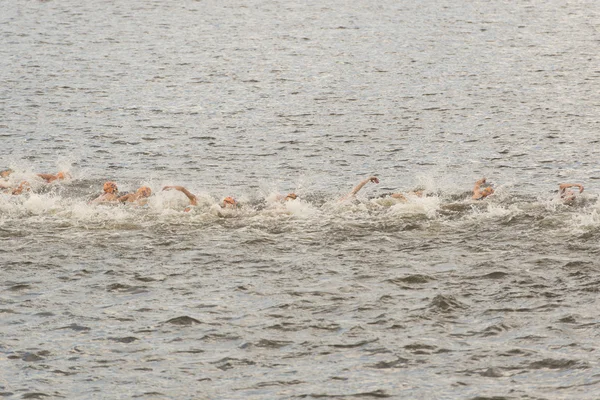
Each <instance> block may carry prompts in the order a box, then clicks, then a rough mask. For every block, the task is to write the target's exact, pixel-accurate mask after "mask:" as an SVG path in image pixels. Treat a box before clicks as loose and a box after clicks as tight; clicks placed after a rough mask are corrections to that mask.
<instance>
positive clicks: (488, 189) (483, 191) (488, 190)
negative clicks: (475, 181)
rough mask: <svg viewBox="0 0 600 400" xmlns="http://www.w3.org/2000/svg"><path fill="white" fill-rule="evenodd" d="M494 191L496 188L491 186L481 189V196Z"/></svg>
mask: <svg viewBox="0 0 600 400" xmlns="http://www.w3.org/2000/svg"><path fill="white" fill-rule="evenodd" d="M492 193H494V189H493V188H492V187H491V186H488V187H486V188H485V189H483V190H482V191H481V196H482V197H487V196H489V195H491V194H492Z"/></svg>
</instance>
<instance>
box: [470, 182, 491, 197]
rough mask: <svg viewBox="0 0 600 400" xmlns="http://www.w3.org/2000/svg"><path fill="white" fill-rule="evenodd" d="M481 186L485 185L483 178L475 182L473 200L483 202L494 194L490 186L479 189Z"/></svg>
mask: <svg viewBox="0 0 600 400" xmlns="http://www.w3.org/2000/svg"><path fill="white" fill-rule="evenodd" d="M483 184H485V178H481V179H480V180H478V181H477V182H475V186H474V187H473V197H472V199H473V200H483V199H485V198H486V197H488V196H489V195H491V194H493V193H494V189H493V188H492V187H491V186H487V187H485V188H483V189H481V185H483Z"/></svg>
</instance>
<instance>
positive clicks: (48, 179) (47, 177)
mask: <svg viewBox="0 0 600 400" xmlns="http://www.w3.org/2000/svg"><path fill="white" fill-rule="evenodd" d="M37 176H39V177H40V178H42V179H43V180H45V181H46V182H48V183H50V182H52V181H54V180H56V179H58V178H57V177H56V176H55V175H52V174H37Z"/></svg>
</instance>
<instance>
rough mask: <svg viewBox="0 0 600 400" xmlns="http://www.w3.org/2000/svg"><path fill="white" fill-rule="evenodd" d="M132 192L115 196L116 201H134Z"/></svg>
mask: <svg viewBox="0 0 600 400" xmlns="http://www.w3.org/2000/svg"><path fill="white" fill-rule="evenodd" d="M133 196H134V194H133V193H129V194H126V195H123V196H121V197H118V198H117V201H120V202H121V203H125V202H126V201H130V202H131V201H134V200H135V199H134V198H133Z"/></svg>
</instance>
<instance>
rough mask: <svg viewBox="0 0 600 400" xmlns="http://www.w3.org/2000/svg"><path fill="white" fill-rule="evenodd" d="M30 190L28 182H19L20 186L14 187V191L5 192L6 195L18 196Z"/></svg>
mask: <svg viewBox="0 0 600 400" xmlns="http://www.w3.org/2000/svg"><path fill="white" fill-rule="evenodd" d="M30 190H31V186H30V185H29V182H27V181H23V182H21V184H20V185H19V186H18V187H16V188H15V189H12V190H11V189H9V190H8V191H6V193H9V194H12V195H15V196H16V195H19V194H22V193H23V192H29V191H30Z"/></svg>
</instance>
